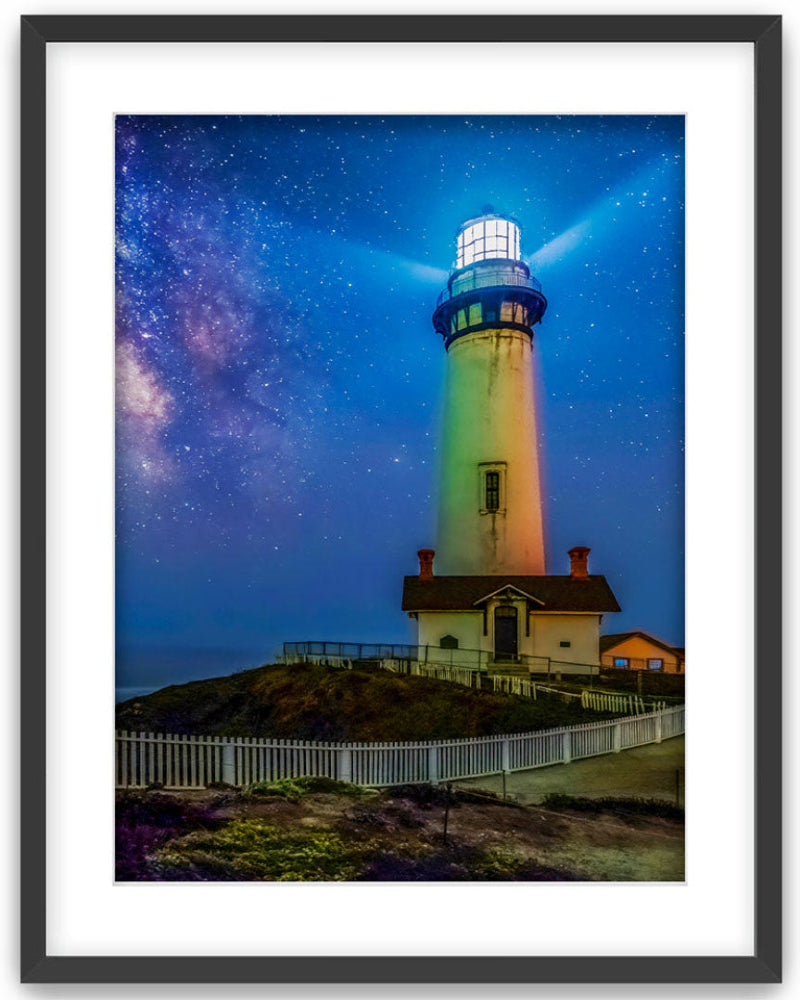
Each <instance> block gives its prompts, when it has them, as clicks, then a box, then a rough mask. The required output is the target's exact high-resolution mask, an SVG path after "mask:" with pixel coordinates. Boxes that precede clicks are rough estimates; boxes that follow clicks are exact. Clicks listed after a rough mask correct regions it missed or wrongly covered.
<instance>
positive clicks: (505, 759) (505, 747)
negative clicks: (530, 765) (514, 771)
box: [501, 740, 511, 772]
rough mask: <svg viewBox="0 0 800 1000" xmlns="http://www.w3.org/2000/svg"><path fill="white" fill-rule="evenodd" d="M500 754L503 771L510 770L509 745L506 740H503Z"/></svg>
mask: <svg viewBox="0 0 800 1000" xmlns="http://www.w3.org/2000/svg"><path fill="white" fill-rule="evenodd" d="M501 746H502V752H501V763H502V766H503V771H504V772H505V771H510V770H511V744H510V743H509V742H508V740H503V742H502V745H501Z"/></svg>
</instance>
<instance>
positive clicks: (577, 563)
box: [567, 545, 592, 580]
mask: <svg viewBox="0 0 800 1000" xmlns="http://www.w3.org/2000/svg"><path fill="white" fill-rule="evenodd" d="M591 551H592V550H591V549H587V548H586V546H585V545H576V546H575V548H573V549H570V550H569V552H568V553H567V555H568V556H569V575H570V576H571V577H572V579H573V580H586V579H588V577H589V569H588V562H589V553H590V552H591Z"/></svg>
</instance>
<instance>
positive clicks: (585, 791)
mask: <svg viewBox="0 0 800 1000" xmlns="http://www.w3.org/2000/svg"><path fill="white" fill-rule="evenodd" d="M684 744H685V739H684V737H683V736H679V737H675V738H674V739H670V740H665V741H664V742H663V743H651V744H650V745H648V746H644V747H637V748H636V749H635V750H624V751H622V753H618V754H605V755H604V756H603V757H591V758H589V759H588V760H577V761H574V762H573V763H571V764H554V765H553V766H552V767H540V768H536V769H535V770H532V771H514V772H512V773H511V774H509V775H508V776H507V778H506V791H507V794H508V795H509V797H511V798H514V799H515V800H516V801H517V802H523V803H536V802H541V801H542V799H543V798H544V796H545V795H548V794H550V793H561V794H564V795H579V796H586V797H588V798H605V797H607V796H609V797H626V798H627V797H631V796H633V797H636V798H643V799H664V800H665V801H667V802H675V771H676V770H678V771H679V772H680V774H679V781H680V799H681V801H680V804H681V805H683V787H684V786H683V776H684ZM457 784H458V785H460V786H463V787H473V788H487V789H489V790H490V791H493V792H498V793H502V791H503V780H502V777H501V776H500V775H492V776H491V777H487V778H472V779H470V780H468V781H460V782H458V783H457Z"/></svg>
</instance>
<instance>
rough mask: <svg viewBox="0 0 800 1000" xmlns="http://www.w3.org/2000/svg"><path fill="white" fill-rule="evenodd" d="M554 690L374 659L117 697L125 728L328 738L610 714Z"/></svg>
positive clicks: (547, 724)
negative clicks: (377, 663) (423, 673)
mask: <svg viewBox="0 0 800 1000" xmlns="http://www.w3.org/2000/svg"><path fill="white" fill-rule="evenodd" d="M614 714H615V713H613V712H593V711H589V710H586V709H582V708H581V706H580V704H579V703H578V702H577V699H575V700H571V701H570V702H566V701H564V700H562V699H561V698H560V697H559V696H557V695H540V697H539V698H537V699H536V700H532V699H530V698H526V697H520V696H516V695H508V694H496V693H494V692H492V691H486V690H476V689H473V688H465V687H461V686H460V685H457V684H451V683H449V682H447V681H440V680H434V679H432V678H429V677H412V676H407V675H404V674H395V673H390V672H388V671H385V670H379V669H376V668H369V667H363V668H356V669H353V670H342V669H337V668H334V667H326V666H320V665H312V664H298V665H294V666H284V665H280V664H275V665H271V666H264V667H259V668H257V669H255V670H247V671H242V672H240V673H234V674H231V675H230V676H227V677H215V678H212V679H210V680H202V681H193V682H191V683H189V684H176V685H172V686H170V687H166V688H163V689H162V690H160V691H155V692H154V693H153V694H149V695H145V696H142V697H139V698H134V699H130V700H128V701H124V702H120V703H119V704H118V705H117V708H116V725H117V728H118V729H123V730H127V731H128V732H132V731H133V732H153V733H176V734H199V735H203V736H248V737H262V738H263V737H272V738H274V739H295V740H330V741H396V740H431V739H458V738H461V737H476V736H493V735H498V734H502V733H518V732H530V731H533V730H537V729H550V728H555V727H559V726H569V725H576V724H579V723H581V722H595V721H599V720H601V719H606V718H611V717H613V716H614Z"/></svg>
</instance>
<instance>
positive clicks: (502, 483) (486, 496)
mask: <svg viewBox="0 0 800 1000" xmlns="http://www.w3.org/2000/svg"><path fill="white" fill-rule="evenodd" d="M478 472H479V476H480V479H479V482H480V492H479V494H478V496H479V500H478V505H479V508H480V513H481V514H505V512H506V510H505V507H506V463H505V462H480V463H479V465H478Z"/></svg>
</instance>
